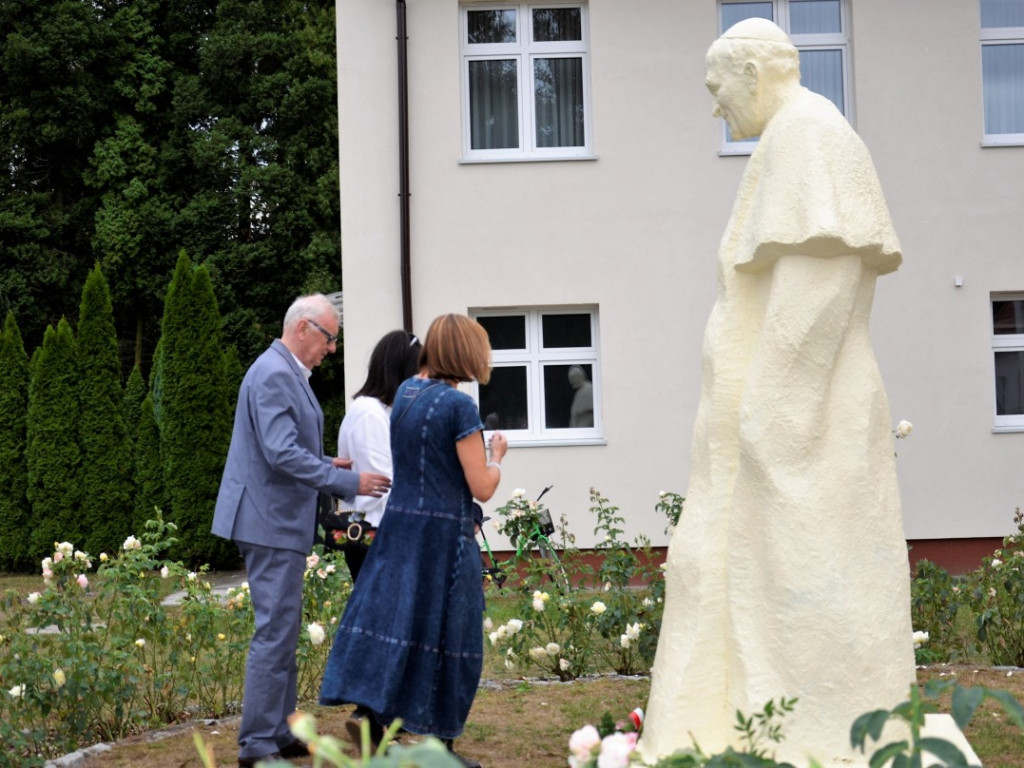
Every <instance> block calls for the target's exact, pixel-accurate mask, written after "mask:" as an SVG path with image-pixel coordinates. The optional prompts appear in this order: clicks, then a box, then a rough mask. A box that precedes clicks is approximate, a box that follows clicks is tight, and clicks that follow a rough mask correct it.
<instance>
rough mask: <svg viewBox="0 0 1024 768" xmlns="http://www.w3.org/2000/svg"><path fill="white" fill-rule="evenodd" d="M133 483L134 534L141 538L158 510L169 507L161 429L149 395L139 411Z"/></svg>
mask: <svg viewBox="0 0 1024 768" xmlns="http://www.w3.org/2000/svg"><path fill="white" fill-rule="evenodd" d="M133 479H134V483H133V487H134V489H135V497H134V503H133V511H132V530H133V531H134V532H135V534H134V535H135V536H138V535H139V534H140V533H141V532H142V531H145V530H146V528H145V525H146V521H147V520H149V519H151V518H153V517H155V516H156V513H155V510H156V509H161V510H163V509H164V507H165V504H166V499H165V498H164V491H163V489H164V466H163V462H162V461H161V460H160V429H159V428H158V427H157V424H156V417H155V416H154V414H153V398H152V397H150V396H149V395H146V397H145V399H144V400H143V401H142V406H141V408H140V410H139V428H138V432H137V435H136V440H135V471H134V474H133Z"/></svg>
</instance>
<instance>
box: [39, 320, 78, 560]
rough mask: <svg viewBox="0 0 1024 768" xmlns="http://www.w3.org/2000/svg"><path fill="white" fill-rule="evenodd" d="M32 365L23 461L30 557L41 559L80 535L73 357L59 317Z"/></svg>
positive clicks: (71, 342) (71, 335)
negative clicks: (57, 544) (29, 514)
mask: <svg viewBox="0 0 1024 768" xmlns="http://www.w3.org/2000/svg"><path fill="white" fill-rule="evenodd" d="M33 360H34V364H33V366H32V377H31V380H30V381H29V388H28V421H27V424H26V449H25V457H26V463H27V467H28V500H29V502H31V504H32V531H31V535H30V537H29V554H30V556H31V558H32V559H33V560H40V559H42V558H43V557H46V556H47V555H48V554H50V553H51V552H52V551H53V544H54V542H55V541H70V542H72V543H74V544H76V545H79V542H81V541H82V539H83V534H84V533H85V531H84V530H83V528H82V525H81V515H80V513H79V503H80V502H81V492H80V486H79V481H78V475H79V471H80V470H81V452H80V450H79V447H78V378H79V374H78V356H77V351H76V349H75V336H74V333H72V331H71V326H70V325H69V324H68V322H67V320H65V319H64V318H61V319H60V322H59V323H58V324H57V328H56V330H54V328H53V326H48V327H47V329H46V333H45V334H44V335H43V345H42V347H41V349H40V350H39V353H38V356H33ZM79 546H80V545H79Z"/></svg>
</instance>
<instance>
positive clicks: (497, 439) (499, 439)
mask: <svg viewBox="0 0 1024 768" xmlns="http://www.w3.org/2000/svg"><path fill="white" fill-rule="evenodd" d="M489 447H490V449H491V461H497V462H498V463H501V460H502V459H503V458H505V452H506V451H508V440H507V439H506V437H505V436H504V435H503V434H501V432H495V433H494V434H492V435H491V442H490V444H489Z"/></svg>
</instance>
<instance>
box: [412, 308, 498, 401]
mask: <svg viewBox="0 0 1024 768" xmlns="http://www.w3.org/2000/svg"><path fill="white" fill-rule="evenodd" d="M420 368H421V369H423V370H424V372H425V373H426V375H427V376H429V377H430V378H432V379H446V380H449V381H473V380H474V379H476V380H477V381H479V382H480V383H481V384H486V383H487V382H488V381H490V380H491V342H490V340H489V339H488V338H487V331H485V330H484V327H483V326H482V325H480V323H478V322H477V321H476V320H473V319H472V318H469V317H466V316H465V315H455V314H450V315H441V316H440V317H437V318H434V322H432V323H431V324H430V328H429V329H428V330H427V338H426V340H425V341H424V342H423V350H422V351H421V352H420Z"/></svg>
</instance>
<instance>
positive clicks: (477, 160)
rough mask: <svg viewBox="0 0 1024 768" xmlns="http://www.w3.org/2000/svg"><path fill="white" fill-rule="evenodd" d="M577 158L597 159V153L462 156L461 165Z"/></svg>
mask: <svg viewBox="0 0 1024 768" xmlns="http://www.w3.org/2000/svg"><path fill="white" fill-rule="evenodd" d="M577 160H597V155H572V156H570V157H460V158H459V165H481V164H483V163H564V162H575V161H577Z"/></svg>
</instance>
